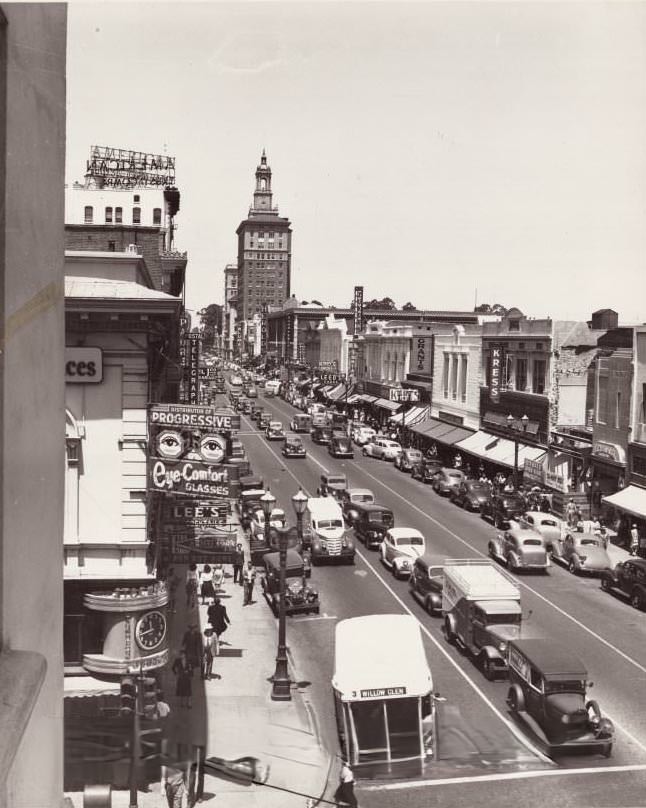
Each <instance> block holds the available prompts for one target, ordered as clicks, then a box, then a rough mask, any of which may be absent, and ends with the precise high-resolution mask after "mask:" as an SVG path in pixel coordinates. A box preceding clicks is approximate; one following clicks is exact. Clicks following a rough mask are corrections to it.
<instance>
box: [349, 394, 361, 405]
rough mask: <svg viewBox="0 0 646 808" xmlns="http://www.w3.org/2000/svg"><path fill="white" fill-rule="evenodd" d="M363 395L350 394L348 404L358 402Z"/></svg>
mask: <svg viewBox="0 0 646 808" xmlns="http://www.w3.org/2000/svg"><path fill="white" fill-rule="evenodd" d="M362 400H363V396H360V395H359V394H358V393H353V394H352V395H351V396H348V404H356V402H357V401H362Z"/></svg>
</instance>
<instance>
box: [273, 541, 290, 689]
mask: <svg viewBox="0 0 646 808" xmlns="http://www.w3.org/2000/svg"><path fill="white" fill-rule="evenodd" d="M274 531H275V532H276V533H277V534H278V553H279V556H278V557H279V562H280V578H279V597H280V602H279V604H278V651H277V653H276V670H275V671H274V675H273V676H272V678H271V681H272V688H271V698H272V700H273V701H291V698H292V692H291V684H292V683H291V680H290V678H289V671H288V670H287V642H286V638H285V629H286V620H285V618H286V614H285V578H286V571H287V569H286V568H287V541H288V538H289V528H288V527H277V528H274Z"/></svg>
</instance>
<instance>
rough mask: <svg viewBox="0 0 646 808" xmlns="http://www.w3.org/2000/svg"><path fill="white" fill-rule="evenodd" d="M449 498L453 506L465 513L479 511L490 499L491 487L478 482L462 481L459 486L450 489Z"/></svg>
mask: <svg viewBox="0 0 646 808" xmlns="http://www.w3.org/2000/svg"><path fill="white" fill-rule="evenodd" d="M449 497H450V499H451V502H453V504H454V505H459V506H460V507H461V508H464V509H465V510H467V511H479V510H480V508H481V507H482V506H483V505H484V503H485V502H488V501H489V500H490V499H491V487H490V486H489V484H488V483H481V482H480V481H479V480H462V482H461V483H460V485H458V486H457V487H456V488H452V489H451V491H450V492H449Z"/></svg>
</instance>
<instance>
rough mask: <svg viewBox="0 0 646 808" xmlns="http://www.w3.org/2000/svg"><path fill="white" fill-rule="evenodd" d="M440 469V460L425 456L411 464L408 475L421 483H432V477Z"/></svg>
mask: <svg viewBox="0 0 646 808" xmlns="http://www.w3.org/2000/svg"><path fill="white" fill-rule="evenodd" d="M440 471H442V463H441V461H439V460H432V459H429V458H426V459H424V460H422V462H421V463H417V464H416V465H415V466H413V468H412V469H411V472H410V476H411V478H412V479H413V480H419V481H420V482H422V483H432V482H433V478H434V477H435V475H436V474H437V473H438V472H440Z"/></svg>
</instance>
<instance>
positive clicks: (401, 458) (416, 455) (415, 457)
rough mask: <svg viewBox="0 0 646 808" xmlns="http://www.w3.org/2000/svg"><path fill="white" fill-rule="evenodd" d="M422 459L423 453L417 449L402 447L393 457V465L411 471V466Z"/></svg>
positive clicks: (401, 469)
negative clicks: (401, 450)
mask: <svg viewBox="0 0 646 808" xmlns="http://www.w3.org/2000/svg"><path fill="white" fill-rule="evenodd" d="M423 459H424V455H423V454H422V453H421V452H420V450H419V449H404V450H403V452H402V453H401V454H398V455H397V457H396V458H395V467H396V468H398V469H399V470H400V471H408V472H410V471H412V470H413V466H416V465H418V464H419V463H421V462H422V460H423Z"/></svg>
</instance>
